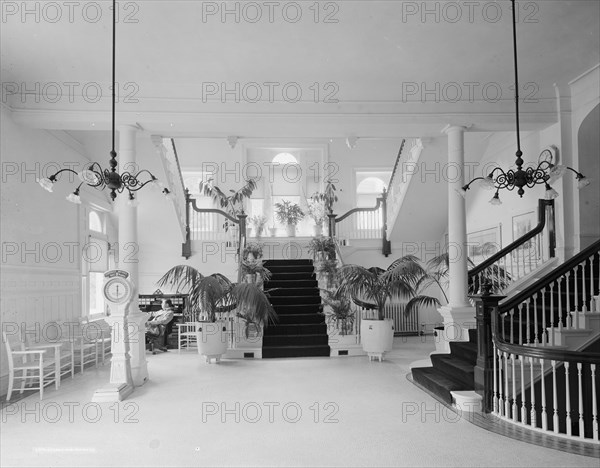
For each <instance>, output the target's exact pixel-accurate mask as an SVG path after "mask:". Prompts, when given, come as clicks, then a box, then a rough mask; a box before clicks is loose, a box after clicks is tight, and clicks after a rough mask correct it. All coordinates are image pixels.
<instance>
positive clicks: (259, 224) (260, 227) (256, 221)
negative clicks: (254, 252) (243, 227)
mask: <svg viewBox="0 0 600 468" xmlns="http://www.w3.org/2000/svg"><path fill="white" fill-rule="evenodd" d="M249 221H250V224H251V225H252V227H253V228H254V237H257V238H258V239H260V238H261V237H262V233H263V231H264V229H265V226H266V225H267V217H266V216H263V215H257V216H252V217H251V218H250V220H249Z"/></svg>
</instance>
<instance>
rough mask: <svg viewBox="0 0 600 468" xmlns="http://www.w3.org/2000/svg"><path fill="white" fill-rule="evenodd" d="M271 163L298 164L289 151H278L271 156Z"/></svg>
mask: <svg viewBox="0 0 600 468" xmlns="http://www.w3.org/2000/svg"><path fill="white" fill-rule="evenodd" d="M273 164H282V165H285V164H298V160H297V159H296V158H295V157H294V155H293V154H290V153H279V154H278V155H277V156H275V157H274V158H273Z"/></svg>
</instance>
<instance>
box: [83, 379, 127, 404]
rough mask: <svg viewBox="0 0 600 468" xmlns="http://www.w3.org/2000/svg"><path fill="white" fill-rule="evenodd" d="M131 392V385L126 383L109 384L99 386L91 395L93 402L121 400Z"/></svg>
mask: <svg viewBox="0 0 600 468" xmlns="http://www.w3.org/2000/svg"><path fill="white" fill-rule="evenodd" d="M132 392H133V387H132V386H131V385H129V384H128V383H122V384H109V385H107V386H105V387H102V388H99V389H98V390H96V391H95V392H94V395H93V396H92V402H93V403H106V402H109V403H110V402H115V401H123V400H124V399H125V398H127V397H128V396H129V395H131V393H132Z"/></svg>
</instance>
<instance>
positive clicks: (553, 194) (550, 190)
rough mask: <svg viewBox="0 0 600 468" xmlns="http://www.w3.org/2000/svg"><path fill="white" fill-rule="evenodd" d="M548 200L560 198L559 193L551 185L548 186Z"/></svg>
mask: <svg viewBox="0 0 600 468" xmlns="http://www.w3.org/2000/svg"><path fill="white" fill-rule="evenodd" d="M545 197H546V200H554V199H555V198H557V197H558V192H557V191H556V190H554V189H553V188H552V187H550V186H549V185H546V195H545Z"/></svg>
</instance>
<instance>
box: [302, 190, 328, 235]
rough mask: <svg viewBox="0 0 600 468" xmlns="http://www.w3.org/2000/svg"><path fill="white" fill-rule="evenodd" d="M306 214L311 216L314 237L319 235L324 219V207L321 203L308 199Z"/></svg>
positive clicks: (321, 232) (321, 233)
mask: <svg viewBox="0 0 600 468" xmlns="http://www.w3.org/2000/svg"><path fill="white" fill-rule="evenodd" d="M306 212H307V214H308V216H310V217H311V218H312V220H313V221H314V222H315V226H314V230H315V237H320V236H322V235H323V222H324V221H325V207H324V206H323V203H321V202H319V201H317V200H314V199H310V200H309V201H308V206H307V209H306Z"/></svg>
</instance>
